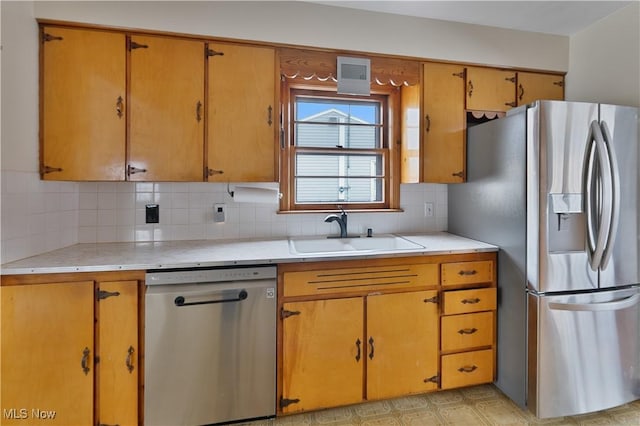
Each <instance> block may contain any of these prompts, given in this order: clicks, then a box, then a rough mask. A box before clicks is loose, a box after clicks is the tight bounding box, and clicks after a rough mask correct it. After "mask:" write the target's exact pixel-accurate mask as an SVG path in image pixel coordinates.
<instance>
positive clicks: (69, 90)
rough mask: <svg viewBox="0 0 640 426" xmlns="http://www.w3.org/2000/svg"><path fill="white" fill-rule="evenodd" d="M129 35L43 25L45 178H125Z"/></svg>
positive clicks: (42, 146) (42, 150)
mask: <svg viewBox="0 0 640 426" xmlns="http://www.w3.org/2000/svg"><path fill="white" fill-rule="evenodd" d="M125 52H126V51H125V36H124V34H118V33H114V32H107V31H96V30H84V29H69V28H59V27H46V26H45V27H42V28H41V52H40V54H41V58H40V76H41V77H40V78H41V80H40V81H41V83H42V84H41V86H40V113H41V114H40V129H41V131H40V137H41V141H40V172H41V176H42V178H43V179H46V180H102V181H109V180H124V178H125V129H126V116H125V115H126V114H125V113H126V111H125V110H126V107H127V106H126V67H125V60H126V54H125Z"/></svg>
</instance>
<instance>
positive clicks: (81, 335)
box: [0, 281, 95, 425]
mask: <svg viewBox="0 0 640 426" xmlns="http://www.w3.org/2000/svg"><path fill="white" fill-rule="evenodd" d="M93 289H94V287H93V282H92V281H86V282H62V283H55V284H37V285H13V286H4V287H2V288H1V289H0V292H1V294H2V298H1V301H2V304H1V306H0V308H1V310H0V313H1V320H0V323H1V324H2V325H1V330H0V331H1V333H0V336H1V345H0V350H1V351H2V353H1V358H2V370H1V372H0V374H1V376H2V382H1V384H0V386H1V390H0V391H1V393H2V407H0V409H1V410H2V424H3V425H20V424H47V425H90V424H92V423H93V395H94V393H93V389H94V370H93V367H94V357H95V353H94V339H93V327H94V312H93V306H94V304H93V297H94V296H93ZM21 409H24V410H26V411H24V412H21V411H20V410H21ZM23 415H25V416H27V417H21V416H23ZM38 416H40V417H38ZM45 416H46V417H45Z"/></svg>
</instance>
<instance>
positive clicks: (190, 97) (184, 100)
mask: <svg viewBox="0 0 640 426" xmlns="http://www.w3.org/2000/svg"><path fill="white" fill-rule="evenodd" d="M204 48H205V43H204V42H199V41H192V40H183V39H178V38H169V37H159V36H142V35H132V36H131V38H130V42H129V51H130V53H129V54H130V62H131V76H130V86H129V88H130V95H129V96H130V111H129V112H130V117H129V118H130V136H129V159H128V164H127V167H128V175H129V176H128V178H129V180H134V181H137V180H145V181H202V179H203V167H204V119H205V114H206V112H205V110H204V101H205V99H204V87H205V80H204V70H205V66H204V61H205V56H204Z"/></svg>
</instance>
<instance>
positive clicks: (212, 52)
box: [204, 48, 224, 58]
mask: <svg viewBox="0 0 640 426" xmlns="http://www.w3.org/2000/svg"><path fill="white" fill-rule="evenodd" d="M204 56H205V58H208V57H210V56H224V52H217V51H215V50H213V49H209V48H206V49H205V50H204Z"/></svg>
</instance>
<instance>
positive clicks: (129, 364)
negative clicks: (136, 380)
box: [125, 346, 135, 373]
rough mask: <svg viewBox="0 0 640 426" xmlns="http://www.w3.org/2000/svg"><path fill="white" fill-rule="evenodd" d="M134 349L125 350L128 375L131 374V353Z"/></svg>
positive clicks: (130, 347)
mask: <svg viewBox="0 0 640 426" xmlns="http://www.w3.org/2000/svg"><path fill="white" fill-rule="evenodd" d="M134 351H135V350H134V349H133V346H129V349H127V360H126V361H125V364H126V365H127V370H129V373H132V372H133V353H134Z"/></svg>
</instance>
